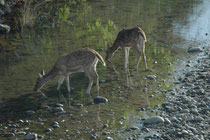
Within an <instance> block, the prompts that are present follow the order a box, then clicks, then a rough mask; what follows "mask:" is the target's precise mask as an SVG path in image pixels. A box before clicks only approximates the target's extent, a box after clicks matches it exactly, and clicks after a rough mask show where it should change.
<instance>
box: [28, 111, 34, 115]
mask: <svg viewBox="0 0 210 140" xmlns="http://www.w3.org/2000/svg"><path fill="white" fill-rule="evenodd" d="M33 114H35V111H33V110H28V111H26V115H33Z"/></svg>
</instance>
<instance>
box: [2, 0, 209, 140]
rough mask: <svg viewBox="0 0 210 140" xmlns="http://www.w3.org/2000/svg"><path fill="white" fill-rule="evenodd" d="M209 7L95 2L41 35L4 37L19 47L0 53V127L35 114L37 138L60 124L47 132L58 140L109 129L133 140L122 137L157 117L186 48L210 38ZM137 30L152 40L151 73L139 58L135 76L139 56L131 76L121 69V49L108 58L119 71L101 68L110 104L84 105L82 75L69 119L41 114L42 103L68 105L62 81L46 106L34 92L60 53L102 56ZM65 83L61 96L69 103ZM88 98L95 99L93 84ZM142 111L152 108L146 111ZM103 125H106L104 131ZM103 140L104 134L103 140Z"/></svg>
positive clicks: (50, 88)
mask: <svg viewBox="0 0 210 140" xmlns="http://www.w3.org/2000/svg"><path fill="white" fill-rule="evenodd" d="M207 3H209V2H208V0H204V1H200V0H193V1H192V0H184V1H179V0H174V1H168V0H156V1H153V0H141V1H139V0H133V1H132V2H131V1H129V0H121V1H117V0H107V1H90V2H87V3H83V4H81V5H78V6H77V7H74V8H70V9H71V12H70V15H69V17H68V19H66V20H65V21H62V22H61V21H60V22H59V21H57V22H56V24H55V25H54V24H51V25H45V26H42V27H39V29H38V30H37V29H31V30H25V31H24V32H23V34H22V35H21V36H20V34H9V35H8V36H5V37H0V39H1V40H4V41H5V40H6V41H8V42H10V43H11V44H12V46H13V47H14V49H12V50H7V51H5V50H2V51H1V54H0V77H1V79H0V85H1V87H0V93H1V94H0V103H1V107H0V114H1V116H0V121H1V122H5V121H6V120H14V121H18V120H19V119H24V118H25V116H24V115H23V112H24V111H26V110H37V114H38V115H35V116H34V117H32V118H27V119H33V118H36V117H40V118H42V119H43V120H44V122H45V123H46V124H47V125H42V126H40V124H36V123H35V124H34V125H33V126H31V127H30V129H29V130H30V131H33V132H36V133H38V134H40V135H42V134H45V129H47V128H49V127H51V126H50V124H51V123H52V122H53V121H55V120H56V121H58V122H61V128H59V129H57V130H54V131H53V132H52V133H50V134H51V136H52V138H54V139H56V138H64V139H65V138H67V137H71V138H73V139H79V138H84V139H89V138H90V137H91V135H96V134H97V135H101V133H102V132H105V131H110V132H111V133H113V134H112V135H111V136H112V137H114V138H117V139H123V138H126V137H128V136H129V135H131V134H132V132H129V133H128V132H124V130H126V128H129V127H131V126H137V127H139V128H141V124H140V123H139V122H140V120H141V118H142V117H147V116H149V115H153V114H155V112H152V111H151V109H152V108H154V106H155V105H157V104H160V103H162V102H164V98H165V96H164V94H166V93H167V90H168V89H170V88H171V87H173V86H174V85H173V80H174V79H173V77H172V75H173V73H174V70H177V65H178V64H180V60H181V61H182V60H184V59H185V58H187V57H188V56H190V55H188V54H187V53H186V49H187V48H188V47H189V46H190V45H197V44H199V42H204V41H206V40H208V39H207V37H206V36H205V35H204V34H205V33H206V32H208V33H209V29H208V24H209V18H207V17H208V16H207V15H208V14H209V12H208V11H209V10H204V8H203V7H205V6H207V5H208V4H207ZM205 9H208V8H207V7H206V8H205ZM198 18H199V20H196V19H198ZM205 23H206V24H205ZM198 24H199V25H203V26H201V27H199V26H197V25H198ZM136 25H139V26H140V27H141V28H142V29H143V30H144V31H145V33H146V35H147V38H148V42H147V43H146V56H147V64H148V66H149V68H150V69H152V72H146V71H145V70H144V64H143V61H142V60H141V62H140V66H139V72H136V71H135V69H134V67H135V64H136V62H137V58H136V56H135V54H134V53H133V51H132V50H131V53H130V59H129V60H130V61H129V62H130V64H129V65H130V66H129V67H130V69H129V71H130V75H129V74H128V72H127V71H126V70H125V69H124V58H123V51H122V49H119V50H118V51H117V53H116V54H115V56H114V57H113V58H112V59H111V61H112V63H113V64H114V67H115V68H116V70H113V67H112V65H110V64H107V67H106V68H105V67H103V66H102V65H101V64H98V67H97V69H98V74H99V77H100V80H102V81H101V82H100V95H101V96H104V97H106V98H108V100H109V102H108V103H107V104H102V105H90V104H89V103H88V102H87V101H86V95H85V91H86V88H87V86H88V78H87V77H86V76H85V75H84V74H83V73H78V74H74V75H71V76H70V84H71V87H72V92H71V98H72V99H73V101H72V106H73V107H74V109H72V108H69V107H68V106H67V105H66V104H65V103H64V104H65V110H66V111H67V114H66V115H60V116H55V115H54V114H53V113H52V112H49V111H42V110H40V106H42V105H43V104H48V105H50V106H52V107H53V105H54V104H55V103H58V102H61V103H63V102H62V100H61V99H60V98H59V96H58V93H57V92H56V87H57V80H58V77H57V78H55V79H54V80H52V81H50V82H49V83H48V84H47V85H46V86H45V87H44V88H43V89H42V91H43V92H44V93H45V94H46V96H47V97H48V100H47V101H43V100H42V98H41V95H40V94H39V93H35V92H34V91H32V89H33V87H34V85H35V82H36V79H37V77H38V72H40V71H41V70H42V69H44V70H45V71H46V72H48V71H49V70H50V69H51V68H52V66H53V65H54V63H55V61H56V59H57V58H58V57H59V56H60V55H62V54H65V53H68V52H72V51H74V50H78V49H80V48H86V47H89V48H93V49H95V50H97V51H98V52H99V53H100V54H101V55H102V56H103V57H104V58H105V51H106V44H107V43H108V42H111V43H112V42H113V41H114V40H115V37H116V35H117V33H118V31H119V30H120V29H122V28H130V27H134V26H136ZM198 30H199V32H198ZM200 31H201V32H200ZM196 36H199V37H198V38H197V37H196ZM186 56H187V57H186ZM194 56H196V55H194ZM183 62H184V61H183ZM175 64H176V65H175ZM178 66H180V65H178ZM116 71H117V72H116ZM146 75H156V76H157V78H156V80H150V79H147V78H145V77H146ZM65 84H66V83H65V82H64V84H63V85H62V87H61V92H62V93H63V95H64V96H65V97H67V90H66V85H65ZM91 95H92V97H95V96H96V88H95V85H94V86H93V88H92V91H91ZM80 104H84V105H83V107H81V108H80V107H78V106H81V105H80ZM75 108H76V109H75ZM142 108H147V110H146V111H142ZM39 113H40V114H41V115H39ZM2 114H3V115H2ZM122 118H123V119H122ZM62 122H63V123H62ZM64 122H65V123H64ZM104 124H108V125H109V127H108V128H106V129H103V125H104ZM66 130H68V132H67V131H66ZM154 133H156V132H154ZM104 137H106V136H100V138H101V139H103V138H104Z"/></svg>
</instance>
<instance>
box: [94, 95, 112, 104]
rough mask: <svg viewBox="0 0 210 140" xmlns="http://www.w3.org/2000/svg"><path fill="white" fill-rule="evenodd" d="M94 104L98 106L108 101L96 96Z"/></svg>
mask: <svg viewBox="0 0 210 140" xmlns="http://www.w3.org/2000/svg"><path fill="white" fill-rule="evenodd" d="M93 102H94V104H99V103H106V102H108V99H107V98H105V97H101V96H97V97H95V98H94V99H93Z"/></svg>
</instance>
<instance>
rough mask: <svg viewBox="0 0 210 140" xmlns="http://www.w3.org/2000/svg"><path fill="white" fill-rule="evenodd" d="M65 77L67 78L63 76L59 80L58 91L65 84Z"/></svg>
mask: <svg viewBox="0 0 210 140" xmlns="http://www.w3.org/2000/svg"><path fill="white" fill-rule="evenodd" d="M64 79H65V77H64V76H61V77H60V79H59V80H58V87H57V90H58V91H60V87H61V85H62V84H63V81H64Z"/></svg>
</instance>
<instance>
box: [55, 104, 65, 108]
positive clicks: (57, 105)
mask: <svg viewBox="0 0 210 140" xmlns="http://www.w3.org/2000/svg"><path fill="white" fill-rule="evenodd" d="M55 106H56V107H63V104H60V103H56V104H55Z"/></svg>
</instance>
